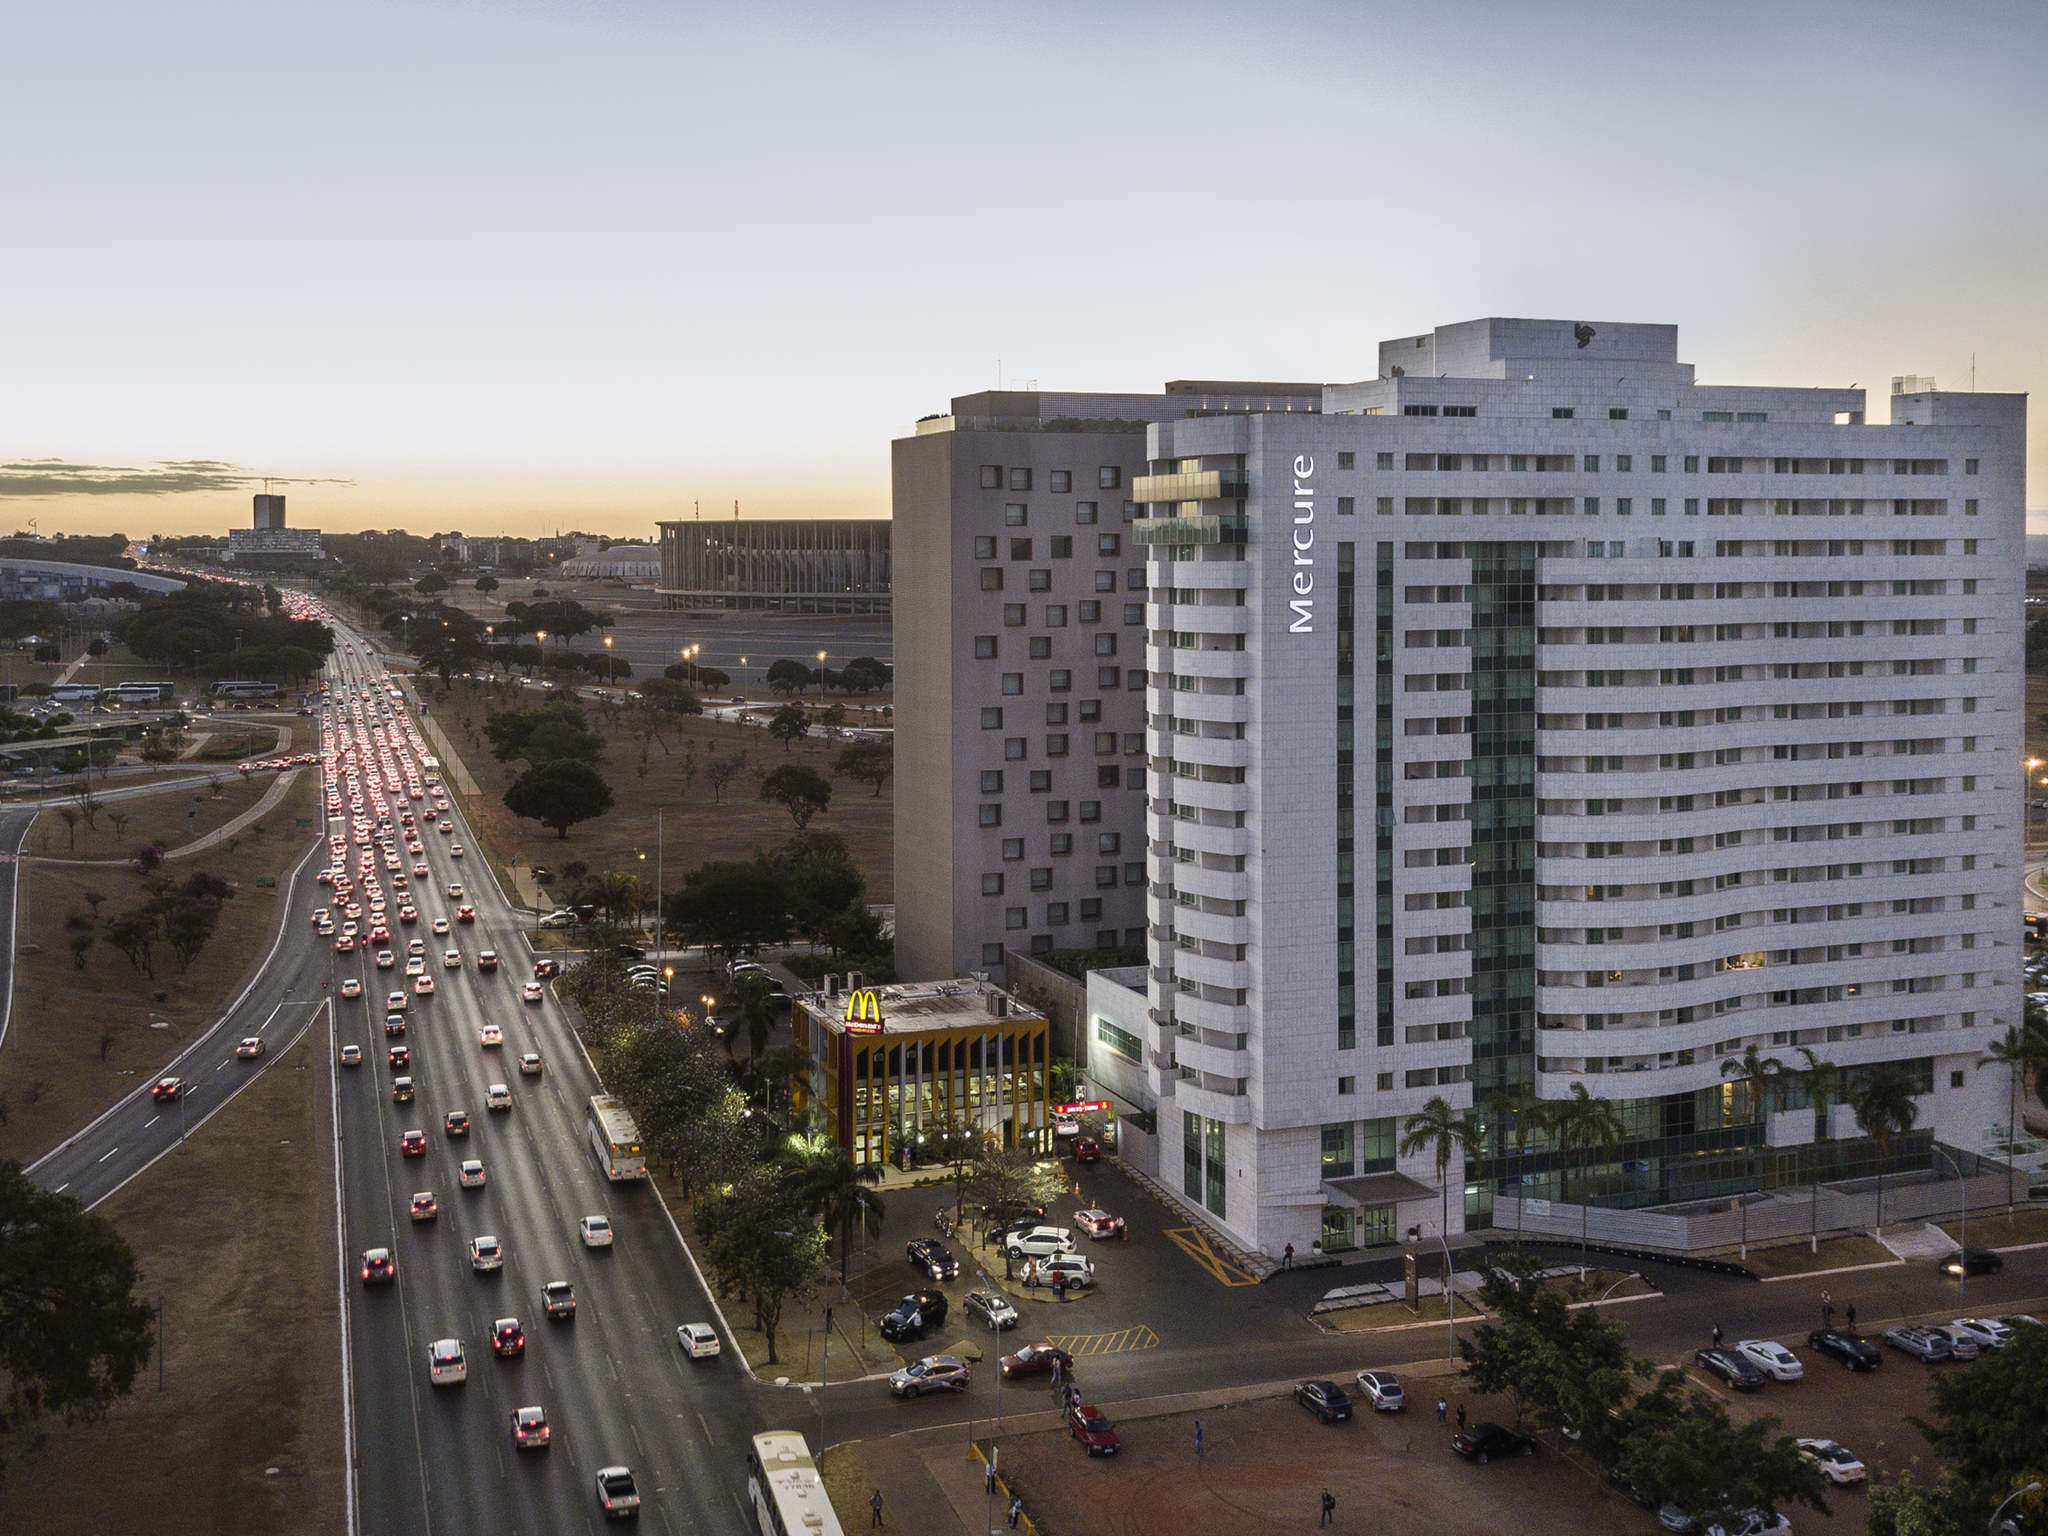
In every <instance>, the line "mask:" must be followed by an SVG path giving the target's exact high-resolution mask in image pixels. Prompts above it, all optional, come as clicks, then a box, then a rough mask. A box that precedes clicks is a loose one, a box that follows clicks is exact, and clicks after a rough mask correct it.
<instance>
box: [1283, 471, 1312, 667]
mask: <svg viewBox="0 0 2048 1536" xmlns="http://www.w3.org/2000/svg"><path fill="white" fill-rule="evenodd" d="M1315 472H1316V461H1315V460H1314V459H1313V458H1311V457H1310V456H1309V455H1308V454H1305V453H1303V454H1297V455H1295V459H1294V539H1293V543H1294V582H1293V586H1294V596H1292V597H1291V598H1289V599H1288V600H1287V607H1288V610H1289V611H1290V612H1291V613H1292V614H1293V615H1294V618H1293V620H1292V621H1291V622H1290V623H1289V624H1288V626H1287V632H1288V633H1289V634H1290V635H1307V634H1313V633H1315V627H1316V600H1315V598H1314V597H1312V596H1311V595H1310V594H1311V593H1313V592H1314V591H1315V589H1316V557H1315V556H1314V555H1312V554H1311V553H1309V551H1310V550H1311V549H1312V548H1313V547H1314V545H1315V542H1316V488H1315V483H1314V476H1315Z"/></svg>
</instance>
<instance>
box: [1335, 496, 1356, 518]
mask: <svg viewBox="0 0 2048 1536" xmlns="http://www.w3.org/2000/svg"><path fill="white" fill-rule="evenodd" d="M1357 511H1358V500H1357V498H1356V497H1353V496H1339V497H1338V498H1337V515H1338V516H1339V517H1352V516H1354V515H1356V513H1357Z"/></svg>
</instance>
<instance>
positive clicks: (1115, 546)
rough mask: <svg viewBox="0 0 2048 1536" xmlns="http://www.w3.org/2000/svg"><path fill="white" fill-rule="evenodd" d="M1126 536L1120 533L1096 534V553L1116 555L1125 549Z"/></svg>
mask: <svg viewBox="0 0 2048 1536" xmlns="http://www.w3.org/2000/svg"><path fill="white" fill-rule="evenodd" d="M1123 542H1124V536H1123V535H1122V534H1120V533H1098V534H1097V535H1095V553H1097V554H1098V555H1114V554H1120V553H1122V551H1123Z"/></svg>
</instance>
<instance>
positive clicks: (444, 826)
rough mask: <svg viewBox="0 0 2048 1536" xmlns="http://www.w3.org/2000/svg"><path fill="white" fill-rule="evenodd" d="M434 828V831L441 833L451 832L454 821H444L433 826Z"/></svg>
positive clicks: (453, 828)
mask: <svg viewBox="0 0 2048 1536" xmlns="http://www.w3.org/2000/svg"><path fill="white" fill-rule="evenodd" d="M434 830H435V831H436V832H442V833H449V832H453V831H454V830H455V823H454V822H452V821H444V822H442V823H441V824H440V825H439V826H437V827H435V828H434Z"/></svg>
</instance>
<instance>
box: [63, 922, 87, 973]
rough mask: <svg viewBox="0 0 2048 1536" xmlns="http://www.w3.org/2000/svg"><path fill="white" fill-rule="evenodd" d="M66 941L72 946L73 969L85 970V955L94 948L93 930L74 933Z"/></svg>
mask: <svg viewBox="0 0 2048 1536" xmlns="http://www.w3.org/2000/svg"><path fill="white" fill-rule="evenodd" d="M66 942H67V943H68V944H69V945H70V947H71V964H72V967H73V969H75V970H80V971H82V970H84V969H85V957H86V955H87V954H88V953H90V952H91V950H92V934H91V932H90V931H88V932H85V933H74V934H73V935H71V937H70V939H68V940H67V941H66Z"/></svg>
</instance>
